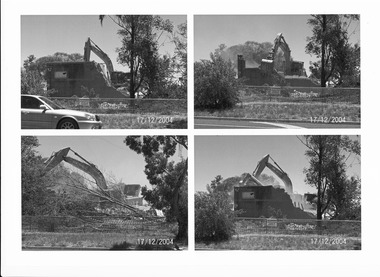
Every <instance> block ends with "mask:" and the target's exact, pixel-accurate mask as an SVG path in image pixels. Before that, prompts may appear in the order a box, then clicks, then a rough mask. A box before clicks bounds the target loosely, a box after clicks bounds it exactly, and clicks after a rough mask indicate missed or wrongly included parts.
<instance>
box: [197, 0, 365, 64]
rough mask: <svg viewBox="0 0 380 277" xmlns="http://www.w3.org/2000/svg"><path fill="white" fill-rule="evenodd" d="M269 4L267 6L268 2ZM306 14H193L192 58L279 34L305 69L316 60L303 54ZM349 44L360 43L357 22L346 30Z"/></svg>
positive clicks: (309, 30)
mask: <svg viewBox="0 0 380 277" xmlns="http://www.w3.org/2000/svg"><path fill="white" fill-rule="evenodd" d="M268 5H270V3H268ZM309 17H310V16H309V15H196V16H195V17H194V46H195V49H194V59H195V61H199V60H201V59H210V53H211V52H214V50H215V49H216V48H218V46H219V45H220V44H225V45H226V46H227V47H230V46H233V45H238V44H243V43H245V42H246V41H256V42H259V43H262V42H271V43H273V41H274V39H275V38H276V35H277V34H278V33H282V34H283V36H284V38H285V41H286V43H287V44H288V45H289V47H290V50H291V56H292V57H293V59H294V60H295V61H303V62H304V66H305V69H306V70H308V67H309V61H312V60H315V58H314V57H311V56H310V55H309V54H306V53H305V46H306V37H307V36H311V35H312V32H311V28H310V27H309V25H307V19H308V18H309ZM354 30H355V33H354V34H352V35H351V37H350V42H352V43H357V42H359V40H360V26H359V24H358V23H357V22H356V23H354V24H352V25H351V28H349V33H350V34H351V33H352V32H353V31H354Z"/></svg>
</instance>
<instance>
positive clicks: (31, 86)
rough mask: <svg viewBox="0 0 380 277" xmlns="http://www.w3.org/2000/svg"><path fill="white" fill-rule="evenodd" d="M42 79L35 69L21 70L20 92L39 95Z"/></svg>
mask: <svg viewBox="0 0 380 277" xmlns="http://www.w3.org/2000/svg"><path fill="white" fill-rule="evenodd" d="M44 81H45V80H44V78H43V77H42V76H41V75H40V74H39V73H38V72H37V71H36V70H33V71H26V70H21V94H32V95H40V94H41V92H43V91H44V87H45V86H44Z"/></svg>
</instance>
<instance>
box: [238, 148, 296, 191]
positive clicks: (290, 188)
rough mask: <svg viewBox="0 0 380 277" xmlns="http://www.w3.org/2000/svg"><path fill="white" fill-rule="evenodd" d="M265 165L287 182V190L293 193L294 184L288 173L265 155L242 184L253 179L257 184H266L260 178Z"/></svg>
mask: <svg viewBox="0 0 380 277" xmlns="http://www.w3.org/2000/svg"><path fill="white" fill-rule="evenodd" d="M269 159H271V160H272V161H273V163H274V164H275V165H276V166H277V167H275V166H274V165H273V164H272V163H270V162H269ZM265 167H268V168H269V169H270V170H271V171H272V172H273V173H274V174H276V175H277V176H278V177H279V178H280V179H281V180H282V181H283V182H284V184H285V191H286V193H288V194H289V195H292V194H293V185H292V181H291V180H290V178H289V176H288V174H286V172H285V171H283V170H282V169H281V167H280V166H279V165H278V164H277V163H276V162H275V161H274V160H273V159H272V158H271V157H270V156H269V154H267V155H265V156H264V157H263V158H262V159H261V160H260V161H259V162H258V163H257V166H256V168H255V170H254V171H253V173H252V174H248V175H247V176H246V177H245V178H244V180H242V181H241V182H240V184H241V185H243V186H244V185H246V184H247V182H248V180H250V181H252V182H253V183H254V184H255V185H256V186H264V184H263V183H262V182H261V181H260V180H259V177H260V175H261V173H262V172H263V170H264V169H265Z"/></svg>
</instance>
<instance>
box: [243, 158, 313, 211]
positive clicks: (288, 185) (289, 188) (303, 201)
mask: <svg viewBox="0 0 380 277" xmlns="http://www.w3.org/2000/svg"><path fill="white" fill-rule="evenodd" d="M269 160H271V161H272V162H273V164H274V165H273V164H272V163H271V162H270V161H269ZM266 167H268V168H269V169H270V170H271V171H272V172H273V173H274V174H276V175H277V176H278V177H279V178H280V179H281V180H282V181H283V183H284V185H285V192H286V193H287V194H288V195H289V196H290V198H291V199H292V202H293V205H294V207H298V208H300V209H302V210H305V211H306V210H307V211H308V212H310V213H315V211H314V210H315V208H314V207H313V203H312V202H313V201H312V199H313V198H315V194H310V193H306V194H305V195H301V194H298V193H293V184H292V181H291V180H290V178H289V176H288V174H287V173H286V172H285V171H284V170H283V169H282V168H281V167H280V166H279V165H278V164H277V163H276V161H274V160H273V159H272V157H271V156H270V155H269V154H267V155H265V156H264V157H263V158H262V159H261V160H260V161H259V162H258V163H257V166H256V168H255V170H254V171H253V173H252V174H247V175H246V176H245V178H244V179H243V180H242V181H240V186H246V185H247V183H248V181H251V182H253V183H254V185H255V186H265V185H264V184H263V183H262V182H261V181H260V180H259V177H260V175H261V173H262V172H263V170H264V169H265V168H266Z"/></svg>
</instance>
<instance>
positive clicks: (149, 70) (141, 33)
mask: <svg viewBox="0 0 380 277" xmlns="http://www.w3.org/2000/svg"><path fill="white" fill-rule="evenodd" d="M104 17H105V16H104V15H100V16H99V19H100V22H101V23H103V20H104ZM109 17H110V18H111V20H112V21H113V22H114V23H115V24H116V25H118V26H119V27H120V29H119V30H118V34H119V35H120V37H121V39H122V47H120V48H117V52H118V61H119V62H120V63H121V64H122V65H127V66H128V67H129V69H130V75H131V78H130V83H129V92H130V97H131V98H135V94H136V92H137V91H138V90H139V88H140V87H141V86H144V85H145V87H146V88H147V89H148V91H152V90H153V88H154V87H155V85H156V84H155V83H156V81H157V78H158V75H159V73H160V67H161V66H162V65H160V63H161V62H162V60H160V57H159V54H158V47H159V45H158V39H159V38H160V36H161V35H162V34H163V33H164V32H168V33H171V32H172V30H173V25H172V23H171V22H170V21H169V20H163V19H162V18H161V17H160V16H152V15H115V16H109Z"/></svg>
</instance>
